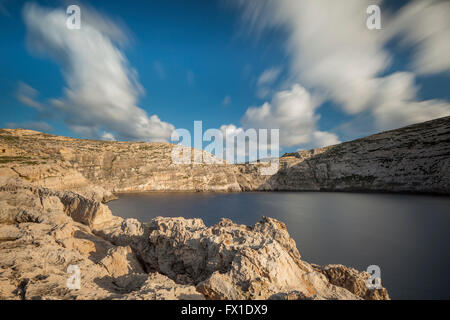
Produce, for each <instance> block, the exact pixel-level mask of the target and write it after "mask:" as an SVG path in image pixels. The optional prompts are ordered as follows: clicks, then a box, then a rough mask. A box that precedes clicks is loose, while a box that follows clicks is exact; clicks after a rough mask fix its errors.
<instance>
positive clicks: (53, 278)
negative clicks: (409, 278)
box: [0, 117, 450, 299]
mask: <svg viewBox="0 0 450 320" xmlns="http://www.w3.org/2000/svg"><path fill="white" fill-rule="evenodd" d="M172 148H173V145H170V144H167V143H140V142H134V143H131V142H106V141H93V140H79V139H71V138H65V137H57V136H50V135H47V134H43V133H39V132H36V131H31V130H9V129H0V298H2V299H105V298H116V299H388V298H389V295H388V293H387V291H386V290H385V289H384V288H381V289H376V290H369V289H368V288H367V286H365V281H366V279H367V278H368V276H369V275H368V274H367V273H365V272H358V271H357V270H354V269H351V268H347V267H345V266H341V265H330V266H323V267H321V266H316V265H311V264H309V263H307V262H305V261H303V260H302V259H301V258H300V254H299V251H298V250H297V248H296V245H295V243H294V241H293V240H292V239H291V238H290V236H289V233H288V231H287V229H286V226H285V225H284V224H283V223H282V222H279V221H277V220H274V219H271V218H263V219H262V220H261V221H260V222H258V223H256V224H255V225H254V226H252V227H249V226H242V225H237V224H234V223H233V222H231V221H230V220H227V219H223V220H222V221H221V222H220V223H218V224H217V225H215V226H212V227H206V226H205V225H204V223H203V221H202V220H199V219H183V218H155V219H153V220H151V221H149V222H144V223H142V222H140V221H138V220H136V219H126V220H124V219H122V218H119V217H116V216H114V215H113V214H112V213H111V211H110V210H109V208H108V207H107V206H106V205H105V204H103V202H106V201H108V200H110V199H112V198H114V192H126V191H151V190H159V191H252V190H268V191H273V190H350V191H391V192H428V193H438V194H449V193H450V117H447V118H441V119H437V120H433V121H429V122H425V123H421V124H417V125H413V126H409V127H405V128H402V129H398V130H394V131H389V132H384V133H380V134H377V135H373V136H370V137H367V138H364V139H359V140H355V141H351V142H347V143H342V144H339V145H336V146H330V147H326V148H321V149H314V150H309V151H299V152H296V153H292V154H286V155H284V156H283V157H281V158H280V168H279V170H278V172H277V173H276V174H274V175H272V176H264V175H261V168H262V167H263V166H264V164H240V165H230V164H222V165H219V164H216V165H208V164H192V165H177V164H174V163H173V162H172V159H171V153H172ZM205 156H207V157H211V155H206V154H205ZM72 265H76V266H78V267H79V269H80V271H81V272H82V277H81V286H80V289H78V290H76V291H73V290H70V289H69V288H68V287H67V278H68V274H67V269H68V267H69V266H72Z"/></svg>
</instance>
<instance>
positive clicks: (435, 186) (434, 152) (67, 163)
mask: <svg viewBox="0 0 450 320" xmlns="http://www.w3.org/2000/svg"><path fill="white" fill-rule="evenodd" d="M172 148H173V145H171V144H168V143H143V142H107V141H95V140H79V139H73V138H66V137H58V136H52V135H48V134H43V133H40V132H36V131H31V130H20V129H16V130H11V129H0V182H1V179H2V178H3V179H5V177H6V176H8V177H20V178H23V179H26V180H27V181H29V182H30V183H31V184H34V185H39V186H44V187H47V188H51V189H54V190H71V191H77V192H79V193H80V194H83V195H85V196H87V197H90V198H95V199H99V200H103V201H107V200H110V199H112V198H113V197H114V196H113V194H112V192H128V191H252V190H271V191H273V190H299V191H301V190H303V191H305V190H331V191H387V192H425V193H438V194H449V193H450V117H445V118H440V119H436V120H432V121H428V122H424V123H419V124H415V125H412V126H408V127H405V128H401V129H397V130H392V131H388V132H383V133H380V134H376V135H372V136H369V137H366V138H363V139H358V140H354V141H350V142H345V143H342V144H338V145H334V146H329V147H325V148H319V149H313V150H308V151H299V152H295V153H290V154H285V155H284V156H283V157H281V158H280V159H279V163H280V166H279V170H278V172H277V173H276V174H274V175H272V176H264V175H261V174H260V173H261V168H262V166H263V164H240V165H229V164H222V165H221V164H214V165H211V164H191V165H179V164H174V163H172V158H171V154H172ZM202 155H203V157H204V158H208V159H211V158H214V157H212V156H211V155H210V154H208V153H206V152H202Z"/></svg>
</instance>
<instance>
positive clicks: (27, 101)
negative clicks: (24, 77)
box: [16, 81, 44, 110]
mask: <svg viewBox="0 0 450 320" xmlns="http://www.w3.org/2000/svg"><path fill="white" fill-rule="evenodd" d="M37 95H38V92H37V90H36V89H34V88H33V87H30V86H29V85H28V84H26V83H25V82H22V81H20V82H19V88H18V89H17V94H16V96H17V99H18V100H19V101H20V102H22V103H23V104H24V105H26V106H28V107H32V108H35V109H37V110H43V109H44V106H43V105H42V104H41V103H40V102H38V101H37V100H36V98H37Z"/></svg>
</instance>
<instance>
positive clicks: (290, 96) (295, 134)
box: [241, 84, 339, 147]
mask: <svg viewBox="0 0 450 320" xmlns="http://www.w3.org/2000/svg"><path fill="white" fill-rule="evenodd" d="M316 108H317V102H316V101H314V99H313V98H312V97H311V95H310V94H309V93H308V92H307V91H306V90H305V88H303V87H301V86H300V85H298V84H296V85H294V86H293V87H292V88H291V89H290V90H285V91H280V92H278V93H276V94H275V95H274V97H273V99H272V102H271V103H268V102H266V103H264V104H263V105H262V106H260V107H251V108H248V109H247V112H246V113H245V115H244V117H243V118H242V121H241V122H242V125H243V127H244V128H264V129H280V145H282V146H288V147H289V146H298V145H302V146H305V147H306V146H314V147H321V146H325V145H331V144H336V143H338V142H339V139H338V138H337V136H336V135H334V134H332V133H328V132H321V131H319V130H317V121H318V120H319V117H320V116H319V115H317V114H316V112H315V111H316Z"/></svg>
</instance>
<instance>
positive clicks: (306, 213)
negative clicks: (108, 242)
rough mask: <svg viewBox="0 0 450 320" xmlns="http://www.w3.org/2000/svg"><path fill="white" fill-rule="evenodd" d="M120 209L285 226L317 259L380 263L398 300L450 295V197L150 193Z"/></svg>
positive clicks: (361, 265)
mask: <svg viewBox="0 0 450 320" xmlns="http://www.w3.org/2000/svg"><path fill="white" fill-rule="evenodd" d="M108 205H109V207H110V208H111V209H112V211H113V212H114V214H116V215H119V216H122V217H124V218H130V217H132V218H137V219H139V220H141V221H146V220H150V219H152V218H154V217H156V216H167V217H178V216H182V217H185V218H202V219H203V220H204V222H205V224H206V225H213V224H215V223H217V222H218V221H219V220H220V218H221V217H226V218H230V219H231V220H233V221H234V222H236V223H240V224H247V225H253V224H254V223H255V222H256V221H258V220H259V219H260V217H261V216H269V217H273V218H276V219H279V220H281V221H283V222H284V223H286V225H287V228H288V230H289V233H290V235H291V236H292V237H293V238H294V240H295V241H296V243H297V248H298V249H299V251H300V254H301V255H302V257H303V258H304V259H305V260H306V261H308V262H313V263H317V264H321V265H324V264H330V263H340V264H344V265H346V266H352V267H354V268H357V269H359V270H365V269H366V268H367V266H369V265H372V264H375V265H378V266H380V268H381V278H382V281H383V285H384V286H385V287H387V289H388V290H389V293H390V295H391V297H392V298H393V299H450V248H449V247H450V197H437V196H436V197H435V196H420V195H389V194H352V193H309V192H308V193H294V192H279V193H228V194H215V193H146V194H124V195H121V196H120V199H119V200H115V201H112V202H110V203H109V204H108Z"/></svg>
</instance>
